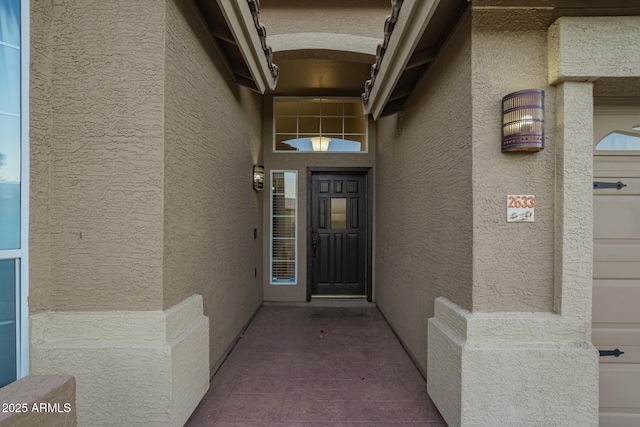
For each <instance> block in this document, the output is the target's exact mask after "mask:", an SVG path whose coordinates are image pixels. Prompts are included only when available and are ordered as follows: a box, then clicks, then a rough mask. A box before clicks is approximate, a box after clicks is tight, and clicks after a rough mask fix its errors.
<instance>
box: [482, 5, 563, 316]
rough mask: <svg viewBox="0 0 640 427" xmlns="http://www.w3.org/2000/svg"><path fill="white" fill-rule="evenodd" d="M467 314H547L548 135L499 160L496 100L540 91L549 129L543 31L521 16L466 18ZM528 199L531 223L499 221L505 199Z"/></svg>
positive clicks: (490, 13)
mask: <svg viewBox="0 0 640 427" xmlns="http://www.w3.org/2000/svg"><path fill="white" fill-rule="evenodd" d="M472 19H473V32H472V35H471V38H472V48H471V61H472V62H471V68H472V83H471V84H472V91H473V103H472V105H473V212H474V217H473V311H551V310H552V299H553V249H554V246H553V245H554V243H553V242H554V241H553V236H554V235H553V227H554V226H553V220H554V218H553V212H554V211H553V209H554V190H553V185H554V167H555V153H554V144H553V140H554V127H553V126H545V132H546V134H545V149H544V150H543V151H541V152H539V153H535V154H526V153H521V154H502V153H501V152H500V150H501V148H500V141H501V108H502V106H501V100H502V97H503V96H505V95H507V94H509V93H511V92H515V91H517V90H522V89H532V88H539V89H543V90H544V91H545V123H549V124H552V123H554V122H555V115H554V105H555V88H553V87H551V86H549V85H548V83H547V26H548V23H547V22H546V20H545V19H542V18H541V19H532V16H531V12H530V11H525V10H495V9H488V10H475V9H474V10H473V13H472ZM509 194H533V195H535V197H536V206H535V222H534V223H528V224H522V223H510V224H508V223H507V221H506V197H507V195H509Z"/></svg>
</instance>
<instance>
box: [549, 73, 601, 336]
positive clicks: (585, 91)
mask: <svg viewBox="0 0 640 427" xmlns="http://www.w3.org/2000/svg"><path fill="white" fill-rule="evenodd" d="M557 88H558V91H557V95H556V122H557V123H556V184H555V185H556V200H555V205H556V208H555V221H554V223H555V269H554V273H555V278H554V279H555V280H554V282H555V283H554V284H555V292H554V311H555V312H556V313H560V314H561V315H562V316H563V317H565V318H573V319H575V320H576V321H577V322H579V323H580V324H582V325H583V326H584V327H585V329H586V330H587V331H589V333H590V328H591V299H592V293H593V291H592V284H593V83H589V82H564V83H560V84H559V85H558V86H557ZM589 338H590V337H589Z"/></svg>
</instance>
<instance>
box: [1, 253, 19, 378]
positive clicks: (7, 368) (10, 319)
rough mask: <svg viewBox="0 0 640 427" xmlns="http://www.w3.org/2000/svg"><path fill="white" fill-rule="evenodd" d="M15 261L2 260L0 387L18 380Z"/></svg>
mask: <svg viewBox="0 0 640 427" xmlns="http://www.w3.org/2000/svg"><path fill="white" fill-rule="evenodd" d="M15 270H16V269H15V261H14V260H0V349H1V350H0V387H4V386H5V385H7V384H9V383H11V382H13V381H15V380H16V374H17V365H16V354H17V352H16V304H15V302H16V294H15V292H16V275H15Z"/></svg>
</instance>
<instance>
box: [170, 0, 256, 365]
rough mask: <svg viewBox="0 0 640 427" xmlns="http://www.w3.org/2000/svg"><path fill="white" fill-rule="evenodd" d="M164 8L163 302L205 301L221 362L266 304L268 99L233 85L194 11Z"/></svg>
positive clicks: (216, 356) (214, 357)
mask: <svg viewBox="0 0 640 427" xmlns="http://www.w3.org/2000/svg"><path fill="white" fill-rule="evenodd" d="M166 7H167V8H166V27H165V46H166V50H165V53H166V56H165V63H164V73H165V79H166V80H165V88H164V89H165V98H164V136H165V139H164V192H163V195H164V197H163V201H164V205H163V213H164V217H163V224H164V249H163V261H164V263H163V269H162V271H163V282H164V285H163V294H164V298H163V301H164V307H165V308H168V307H171V306H173V305H174V304H176V303H178V302H179V301H181V300H183V299H184V298H187V297H189V296H190V295H193V294H200V295H202V296H203V298H204V307H205V315H206V316H208V317H209V319H210V322H211V323H210V324H211V327H210V334H211V335H210V343H211V355H210V361H211V364H212V365H213V364H215V363H216V361H217V360H218V359H219V358H220V356H222V354H223V353H224V351H225V350H226V349H227V347H228V346H229V345H230V344H231V343H232V341H233V339H234V338H235V337H236V335H237V334H238V333H239V332H240V331H241V330H242V328H243V327H244V326H245V325H246V323H247V322H248V320H249V319H250V318H251V316H252V314H253V313H254V312H255V310H257V308H258V307H259V306H260V304H261V302H262V286H261V285H262V284H261V282H260V280H259V278H258V277H256V276H255V273H254V269H259V263H260V262H261V258H260V255H261V247H260V243H259V242H260V240H257V239H254V236H253V230H254V228H257V229H259V228H261V223H260V216H261V211H260V207H261V203H262V200H261V195H260V194H259V193H257V192H256V191H254V190H253V183H252V174H253V172H252V167H253V165H254V164H257V163H259V159H260V154H261V153H260V146H261V145H260V144H261V136H262V129H261V118H262V116H261V114H262V111H261V102H260V97H259V95H257V94H255V93H253V92H251V91H249V90H248V89H245V88H240V87H239V86H238V85H237V84H236V83H235V82H234V81H233V80H232V79H231V77H230V74H229V73H227V71H226V69H225V68H224V64H223V61H222V58H221V57H220V54H219V53H218V51H217V50H216V48H215V46H214V44H213V42H212V40H211V38H210V37H209V36H208V33H207V30H206V28H205V27H204V25H203V24H202V22H201V21H200V19H199V16H198V15H197V13H196V11H195V10H194V9H193V7H192V6H191V5H190V4H184V3H183V2H174V1H170V2H167V6H166Z"/></svg>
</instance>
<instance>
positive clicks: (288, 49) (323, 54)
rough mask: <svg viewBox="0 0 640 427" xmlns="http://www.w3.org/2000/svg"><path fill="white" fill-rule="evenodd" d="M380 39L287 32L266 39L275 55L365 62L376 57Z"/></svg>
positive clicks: (287, 57) (285, 57)
mask: <svg viewBox="0 0 640 427" xmlns="http://www.w3.org/2000/svg"><path fill="white" fill-rule="evenodd" d="M381 41H382V39H378V38H375V37H365V36H357V35H353V34H335V33H288V34H277V35H273V36H269V38H268V43H269V44H270V45H271V48H272V49H273V53H274V54H275V55H276V57H278V58H282V59H317V58H326V59H337V60H342V61H347V62H365V63H372V60H373V59H375V54H376V47H377V46H378V44H379V43H380V42H381Z"/></svg>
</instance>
